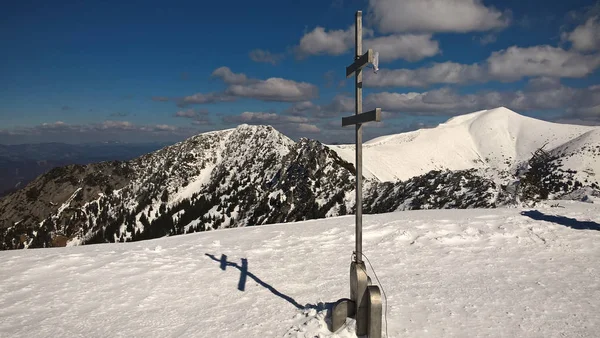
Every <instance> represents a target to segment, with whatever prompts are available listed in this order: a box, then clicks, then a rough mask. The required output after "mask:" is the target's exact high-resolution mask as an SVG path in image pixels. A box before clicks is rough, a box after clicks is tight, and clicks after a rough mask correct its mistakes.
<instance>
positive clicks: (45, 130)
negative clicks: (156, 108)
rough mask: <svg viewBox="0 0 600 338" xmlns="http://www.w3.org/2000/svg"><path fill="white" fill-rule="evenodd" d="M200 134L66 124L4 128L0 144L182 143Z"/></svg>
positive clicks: (165, 127)
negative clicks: (184, 139)
mask: <svg viewBox="0 0 600 338" xmlns="http://www.w3.org/2000/svg"><path fill="white" fill-rule="evenodd" d="M197 132H198V130H197V129H191V128H180V127H175V126H171V125H167V124H156V125H138V124H134V123H131V122H129V121H111V120H108V121H104V122H101V123H90V124H69V123H65V122H63V121H57V122H53V123H42V124H40V125H37V126H31V127H21V128H13V129H4V130H3V129H0V143H1V142H7V143H31V142H34V143H39V142H73V141H74V140H86V141H88V142H96V141H118V140H122V141H133V142H139V141H152V142H154V141H159V140H160V141H165V140H181V139H182V138H184V137H188V136H191V135H193V134H196V133H197Z"/></svg>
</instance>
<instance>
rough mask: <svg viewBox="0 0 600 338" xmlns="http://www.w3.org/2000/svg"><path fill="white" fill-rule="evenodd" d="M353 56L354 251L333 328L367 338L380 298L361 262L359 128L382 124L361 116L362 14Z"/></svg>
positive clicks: (377, 330) (365, 58) (376, 336)
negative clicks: (351, 323)
mask: <svg viewBox="0 0 600 338" xmlns="http://www.w3.org/2000/svg"><path fill="white" fill-rule="evenodd" d="M355 36H356V37H355V44H356V46H355V47H356V54H355V57H354V63H352V64H351V65H350V66H348V67H346V77H350V76H352V75H353V74H354V75H355V91H354V93H355V105H354V110H355V114H354V115H352V116H348V117H344V118H342V127H345V126H350V125H355V126H356V149H355V151H356V161H355V163H356V236H355V239H356V250H355V252H354V261H353V262H351V264H350V299H340V300H339V301H337V302H336V304H335V305H334V307H333V313H332V328H333V330H334V331H335V330H337V329H339V328H340V327H341V326H342V324H343V323H344V322H345V320H346V318H347V317H353V318H356V334H357V335H359V336H361V335H367V336H368V337H369V338H380V337H381V294H380V291H379V288H378V287H377V286H376V285H371V279H370V278H369V276H368V275H367V270H366V268H365V263H364V262H363V261H362V178H363V177H362V124H363V123H366V122H370V121H377V122H379V121H381V109H380V108H376V109H374V110H371V111H369V112H366V113H363V112H362V69H363V68H364V67H365V66H366V65H368V64H369V63H373V58H374V53H373V50H371V49H369V50H368V51H367V52H366V53H365V54H362V11H358V12H356V24H355Z"/></svg>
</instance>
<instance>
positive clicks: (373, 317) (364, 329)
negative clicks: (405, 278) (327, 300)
mask: <svg viewBox="0 0 600 338" xmlns="http://www.w3.org/2000/svg"><path fill="white" fill-rule="evenodd" d="M350 297H351V299H348V298H342V299H340V300H338V301H337V302H336V303H335V304H334V305H333V311H332V314H331V321H332V330H333V332H335V331H337V330H339V329H340V328H341V327H342V326H343V325H344V324H345V323H346V318H355V319H356V335H357V336H363V335H367V337H368V338H381V317H382V316H381V315H382V311H381V309H382V304H381V293H380V291H379V287H378V286H377V285H371V278H369V276H367V273H366V270H365V263H364V262H352V263H351V264H350Z"/></svg>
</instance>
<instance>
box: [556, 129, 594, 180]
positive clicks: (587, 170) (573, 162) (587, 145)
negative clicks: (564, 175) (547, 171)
mask: <svg viewBox="0 0 600 338" xmlns="http://www.w3.org/2000/svg"><path fill="white" fill-rule="evenodd" d="M551 154H552V155H556V156H558V157H559V160H560V162H561V163H562V165H563V167H565V168H570V169H573V170H576V171H578V172H577V173H576V174H575V175H574V178H576V179H578V180H580V181H581V182H585V181H594V182H600V129H594V130H590V131H589V132H587V133H585V134H583V135H581V136H579V137H577V138H575V139H573V140H572V141H569V142H567V143H565V144H563V145H561V146H559V147H557V148H555V149H553V150H552V151H551Z"/></svg>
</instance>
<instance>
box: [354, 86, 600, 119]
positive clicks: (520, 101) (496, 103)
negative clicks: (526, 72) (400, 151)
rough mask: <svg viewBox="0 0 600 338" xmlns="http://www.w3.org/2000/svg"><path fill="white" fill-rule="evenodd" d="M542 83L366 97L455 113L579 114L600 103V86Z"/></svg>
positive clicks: (393, 108) (376, 102)
mask: <svg viewBox="0 0 600 338" xmlns="http://www.w3.org/2000/svg"><path fill="white" fill-rule="evenodd" d="M540 82H544V81H540V80H537V79H536V80H532V81H530V84H529V85H528V86H527V87H526V89H525V90H518V91H483V92H478V93H474V94H464V95H461V94H459V93H457V92H456V91H454V90H452V89H450V88H440V89H436V90H431V91H426V92H421V93H418V92H409V93H394V92H382V93H375V94H370V95H368V96H367V97H366V98H365V107H366V108H365V109H372V108H374V107H380V108H382V109H384V110H388V111H390V112H404V113H411V114H427V115H435V114H441V115H452V114H456V113H466V112H470V111H475V110H480V109H489V108H496V107H500V106H505V107H508V108H510V109H514V110H516V111H528V110H546V109H566V110H568V111H570V112H571V113H572V114H576V113H578V112H589V111H592V112H593V111H594V110H593V107H595V106H597V105H600V95H599V94H600V88H598V89H595V88H594V87H593V86H592V87H589V88H571V87H566V86H563V85H560V84H558V85H557V84H556V83H550V82H547V81H546V82H545V83H544V85H541V83H540ZM590 109H591V110H590ZM599 117H600V116H599Z"/></svg>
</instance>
